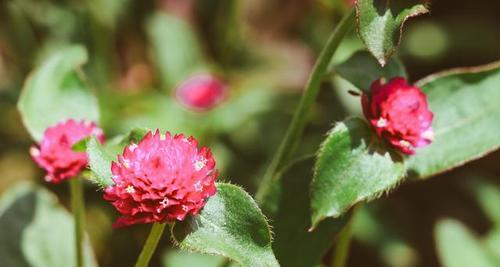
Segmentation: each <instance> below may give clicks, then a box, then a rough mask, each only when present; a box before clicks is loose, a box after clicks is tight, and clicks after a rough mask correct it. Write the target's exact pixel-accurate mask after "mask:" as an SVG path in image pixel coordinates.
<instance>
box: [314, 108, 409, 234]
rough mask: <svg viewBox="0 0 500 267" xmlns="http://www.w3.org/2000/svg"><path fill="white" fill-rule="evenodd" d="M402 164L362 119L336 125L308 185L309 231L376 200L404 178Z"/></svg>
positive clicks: (325, 142) (353, 119)
mask: <svg viewBox="0 0 500 267" xmlns="http://www.w3.org/2000/svg"><path fill="white" fill-rule="evenodd" d="M404 171H405V168H404V164H403V162H402V159H401V158H400V157H399V155H398V154H395V153H392V152H391V150H389V149H387V148H386V146H385V145H384V143H383V142H382V141H381V140H380V139H379V138H378V137H377V136H376V135H375V133H374V132H373V131H372V129H371V128H370V126H369V125H368V124H367V123H366V122H365V121H364V120H362V119H359V118H351V119H348V120H346V121H344V122H342V123H338V124H337V125H336V126H335V127H334V128H333V129H332V130H331V132H330V133H329V134H328V137H327V138H326V140H325V141H324V142H323V144H322V146H321V148H320V151H319V153H318V155H317V160H316V166H315V168H314V177H313V179H312V182H311V208H312V217H311V219H312V227H314V226H316V225H317V224H318V222H320V221H321V220H323V219H324V218H326V217H338V216H340V215H341V214H343V213H344V212H345V211H346V210H347V209H349V208H350V207H351V206H353V205H354V204H356V203H358V202H360V201H364V200H369V199H373V198H377V197H378V196H380V195H381V194H383V193H384V192H387V191H388V190H390V189H391V188H393V187H394V186H395V185H396V184H397V183H398V182H399V181H400V180H401V179H402V178H403V176H404Z"/></svg>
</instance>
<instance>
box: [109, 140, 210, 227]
mask: <svg viewBox="0 0 500 267" xmlns="http://www.w3.org/2000/svg"><path fill="white" fill-rule="evenodd" d="M111 171H112V173H113V181H114V182H115V184H114V185H112V186H109V187H107V188H105V191H104V199H106V200H108V201H110V202H111V203H112V204H113V206H114V207H115V208H116V209H117V210H118V211H119V212H120V213H121V214H122V216H121V217H120V218H119V219H118V220H117V221H116V223H115V224H114V226H115V227H121V226H127V225H133V224H140V223H150V222H160V223H165V222H171V221H175V220H178V221H182V220H184V218H185V217H186V216H187V215H189V214H192V215H196V214H197V213H198V212H199V211H200V209H201V208H202V207H203V206H204V205H205V201H206V199H207V198H208V197H210V196H212V195H214V194H215V193H216V187H215V180H216V178H217V170H216V169H215V160H214V158H213V157H212V153H211V151H210V150H209V149H208V148H206V147H202V148H198V142H197V141H196V140H195V139H194V138H193V137H189V138H186V137H184V135H175V136H172V135H171V134H170V133H168V132H167V133H166V134H165V135H162V134H160V132H159V131H156V133H154V134H153V133H152V132H148V134H147V135H146V136H145V137H144V138H143V139H142V140H141V141H140V142H139V143H138V144H135V143H132V144H130V145H129V146H127V147H125V149H124V151H123V154H122V155H120V156H118V161H117V162H113V163H112V166H111Z"/></svg>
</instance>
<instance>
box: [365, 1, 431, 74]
mask: <svg viewBox="0 0 500 267" xmlns="http://www.w3.org/2000/svg"><path fill="white" fill-rule="evenodd" d="M427 12H429V10H428V9H427V8H426V7H425V6H424V5H423V4H422V2H421V1H418V0H398V1H390V0H357V1H356V16H357V24H358V25H357V26H358V33H359V36H360V37H361V40H363V42H364V43H365V45H366V47H367V49H368V51H370V53H372V55H373V56H374V57H375V58H376V59H377V60H378V62H379V63H380V65H382V66H384V65H385V64H386V63H387V60H388V59H389V58H390V57H391V55H392V54H393V53H394V52H395V51H396V48H397V46H398V45H399V43H400V40H401V35H402V33H403V26H404V24H405V22H406V20H407V19H409V18H411V17H415V16H418V15H421V14H425V13H427Z"/></svg>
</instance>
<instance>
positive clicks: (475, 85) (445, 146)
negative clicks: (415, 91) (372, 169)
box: [407, 63, 500, 178]
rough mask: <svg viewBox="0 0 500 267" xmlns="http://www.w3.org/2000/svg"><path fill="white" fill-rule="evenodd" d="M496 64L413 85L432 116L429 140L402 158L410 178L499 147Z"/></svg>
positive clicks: (498, 66) (499, 78) (499, 70)
mask: <svg viewBox="0 0 500 267" xmlns="http://www.w3.org/2000/svg"><path fill="white" fill-rule="evenodd" d="M498 84H500V63H494V64H490V65H487V66H482V67H476V68H464V69H456V70H451V71H447V72H443V73H439V74H435V75H431V76H429V77H428V78H425V79H423V80H421V81H419V82H418V83H417V86H419V87H420V88H422V90H423V91H424V92H425V93H426V94H427V99H428V101H429V105H430V109H431V110H432V111H433V112H434V121H433V124H432V127H433V128H434V135H435V137H434V141H433V142H432V144H431V145H429V146H427V147H424V148H422V149H419V150H418V151H417V153H416V155H414V156H411V157H409V158H408V161H407V166H408V169H409V175H410V176H411V177H418V178H426V177H429V176H432V175H435V174H438V173H441V172H444V171H447V170H449V169H452V168H454V167H457V166H460V165H463V164H465V163H466V162H468V161H471V160H474V159H477V158H480V157H482V156H484V155H486V154H488V153H489V152H492V151H494V150H496V149H498V148H499V147H500V135H499V134H498V132H499V131H500V124H499V123H498V118H499V117H500V105H499V104H498V103H500V90H498Z"/></svg>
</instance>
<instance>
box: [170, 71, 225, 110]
mask: <svg viewBox="0 0 500 267" xmlns="http://www.w3.org/2000/svg"><path fill="white" fill-rule="evenodd" d="M226 91H227V89H226V85H225V84H224V83H223V82H222V81H221V80H220V79H218V78H217V77H215V76H213V75H211V74H199V75H195V76H192V77H190V78H189V79H187V80H186V81H184V82H183V83H181V84H180V85H179V86H178V87H177V89H176V94H177V99H178V101H179V102H180V103H182V104H183V105H184V106H186V107H188V108H191V109H194V110H197V111H206V110H210V109H212V108H214V107H216V106H217V105H218V104H220V103H221V102H222V100H224V98H225V96H226Z"/></svg>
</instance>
